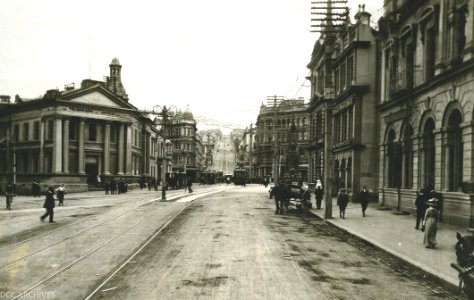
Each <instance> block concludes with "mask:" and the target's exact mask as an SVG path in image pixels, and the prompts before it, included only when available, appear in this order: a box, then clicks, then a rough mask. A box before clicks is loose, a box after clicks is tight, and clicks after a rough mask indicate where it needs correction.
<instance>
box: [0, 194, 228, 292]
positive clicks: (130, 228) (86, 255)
mask: <svg viewBox="0 0 474 300" xmlns="http://www.w3.org/2000/svg"><path fill="white" fill-rule="evenodd" d="M222 190H223V189H219V190H217V191H202V192H198V193H193V194H194V195H193V198H195V197H196V196H198V198H200V197H204V196H206V195H210V194H214V193H218V192H221V191H222ZM186 196H189V195H176V196H174V197H173V198H172V199H169V200H168V201H169V202H174V201H176V200H179V199H181V198H184V197H186ZM157 200H158V199H152V200H150V199H146V200H143V201H145V203H144V204H142V205H140V206H138V207H136V208H134V209H133V210H131V211H127V212H124V213H122V214H120V215H117V216H114V217H113V218H110V219H108V220H106V221H104V222H101V223H100V224H97V225H94V226H92V227H90V228H87V229H86V230H83V231H81V232H79V233H77V234H74V235H73V236H70V237H68V238H66V239H64V240H62V241H59V242H57V243H54V244H52V245H49V246H48V247H46V248H44V249H41V250H38V251H35V252H34V253H31V254H29V255H27V256H24V257H22V258H20V259H18V260H16V261H15V262H13V263H11V264H9V265H7V266H4V267H2V268H1V269H0V273H1V272H4V271H6V270H8V269H11V268H12V267H14V266H15V265H18V264H22V263H23V262H25V261H28V260H29V259H31V258H32V257H34V256H36V255H38V254H40V253H44V252H47V251H48V250H50V249H55V248H57V247H58V246H59V245H61V244H64V243H66V242H68V241H71V240H73V239H77V238H79V237H80V236H84V235H85V234H86V233H87V232H90V231H91V230H93V229H95V228H100V227H101V226H104V225H105V224H107V223H111V222H113V221H116V220H118V219H119V218H121V217H124V216H126V215H128V214H132V213H133V212H136V211H138V210H139V209H143V207H144V206H147V205H150V204H151V203H152V202H154V201H157ZM194 200H195V199H193V200H191V201H189V202H187V203H184V205H183V207H182V208H181V209H180V210H179V211H178V212H177V213H175V214H174V215H172V216H171V218H170V219H169V220H168V221H167V222H166V223H165V224H164V225H162V226H161V227H159V229H158V230H156V231H155V232H154V233H153V234H152V237H151V238H148V239H147V240H146V241H145V243H143V244H142V245H141V246H140V247H139V249H138V250H136V251H134V254H132V256H130V257H129V258H128V259H127V260H125V262H124V263H123V264H122V265H121V266H119V269H118V270H120V269H121V268H123V266H124V265H126V264H127V263H128V262H129V261H130V260H131V259H132V258H133V257H134V256H135V255H136V254H137V253H138V252H140V251H141V250H142V249H143V248H144V247H145V246H146V245H147V244H148V243H149V242H150V241H151V240H152V239H153V238H155V237H156V236H158V235H159V234H160V233H161V232H162V231H163V230H164V229H165V228H166V227H167V226H169V224H171V223H172V222H173V220H174V219H175V218H176V217H177V216H179V215H180V214H181V213H182V212H183V211H184V210H185V209H186V208H187V207H188V206H189V205H191V204H192V203H193V201H194ZM153 214H154V211H150V213H148V214H146V215H144V216H142V217H141V218H140V221H138V222H135V223H133V224H132V225H130V226H128V227H127V229H126V230H125V231H120V232H118V233H117V234H115V235H114V236H112V237H110V238H109V239H107V240H106V241H105V242H103V243H101V244H99V245H97V246H96V247H94V248H92V249H90V250H88V251H87V252H86V253H84V254H82V255H81V256H80V257H78V258H76V259H75V260H73V261H71V262H69V263H66V264H65V265H64V266H63V267H61V268H60V269H58V270H56V271H55V272H53V273H52V274H49V275H47V276H46V277H44V278H43V279H41V280H39V281H38V282H36V283H35V284H33V285H31V286H29V287H27V288H23V289H22V292H20V293H17V295H16V297H14V298H12V299H22V297H23V296H24V295H26V294H27V293H29V292H31V291H32V290H34V289H36V288H38V287H40V286H42V285H44V284H46V283H47V282H48V281H50V280H52V279H53V278H56V277H58V276H59V275H60V274H61V273H63V272H65V271H66V270H68V269H70V268H72V267H73V266H75V265H77V264H79V263H80V262H81V261H84V260H86V259H87V258H89V257H91V256H92V255H93V254H94V253H96V252H98V251H99V250H101V249H104V248H105V247H106V246H107V245H109V244H111V243H113V242H114V241H117V240H119V239H120V238H122V237H124V236H126V235H127V234H129V233H131V232H132V231H133V230H134V229H136V228H137V227H139V226H140V225H143V224H146V223H147V222H148V220H149V218H151V217H152V216H153ZM71 226H72V224H71ZM55 231H57V230H52V231H51V232H48V233H52V232H55ZM31 240H32V239H27V240H25V241H22V242H19V243H27V242H28V241H31ZM19 243H15V244H16V245H18V244H19ZM5 248H6V247H4V249H5ZM0 255H2V254H1V253H0ZM118 270H116V272H118ZM111 276H113V275H111Z"/></svg>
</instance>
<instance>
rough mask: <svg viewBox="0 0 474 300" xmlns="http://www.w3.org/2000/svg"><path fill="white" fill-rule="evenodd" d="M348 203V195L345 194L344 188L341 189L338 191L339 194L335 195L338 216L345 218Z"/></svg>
mask: <svg viewBox="0 0 474 300" xmlns="http://www.w3.org/2000/svg"><path fill="white" fill-rule="evenodd" d="M348 203H349V196H348V195H347V194H346V190H345V189H341V190H340V191H339V195H338V196H337V206H339V217H340V218H341V219H345V218H346V207H347V204H348Z"/></svg>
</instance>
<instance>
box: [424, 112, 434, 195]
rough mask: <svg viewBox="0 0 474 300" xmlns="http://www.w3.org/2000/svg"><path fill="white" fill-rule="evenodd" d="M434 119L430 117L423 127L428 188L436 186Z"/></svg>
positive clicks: (425, 177) (425, 182) (425, 183)
mask: <svg viewBox="0 0 474 300" xmlns="http://www.w3.org/2000/svg"><path fill="white" fill-rule="evenodd" d="M434 128H435V125H434V121H433V119H428V120H427V121H426V123H425V127H424V128H423V151H422V153H423V184H424V187H426V188H428V189H433V188H434V172H435V139H434V132H433V131H434Z"/></svg>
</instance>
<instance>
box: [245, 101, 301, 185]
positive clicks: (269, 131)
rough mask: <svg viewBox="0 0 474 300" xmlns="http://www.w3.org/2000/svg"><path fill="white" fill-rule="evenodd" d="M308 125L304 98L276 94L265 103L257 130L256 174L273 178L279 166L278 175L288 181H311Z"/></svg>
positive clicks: (255, 149)
mask: <svg viewBox="0 0 474 300" xmlns="http://www.w3.org/2000/svg"><path fill="white" fill-rule="evenodd" d="M270 98H271V97H270ZM308 126H309V114H308V109H307V106H306V104H305V103H304V99H302V98H299V99H291V100H287V99H280V100H278V99H277V98H275V99H274V101H273V100H270V101H269V103H268V104H267V105H263V104H262V106H261V107H260V112H259V115H258V117H257V123H256V132H255V147H254V155H255V175H256V177H257V178H264V177H267V178H271V177H272V173H273V169H274V168H277V172H278V174H277V176H278V177H279V178H281V179H282V180H284V181H298V180H300V179H301V180H304V181H307V180H308V155H307V148H308V130H307V128H308ZM275 157H276V161H275V160H274V159H275ZM275 162H276V163H275Z"/></svg>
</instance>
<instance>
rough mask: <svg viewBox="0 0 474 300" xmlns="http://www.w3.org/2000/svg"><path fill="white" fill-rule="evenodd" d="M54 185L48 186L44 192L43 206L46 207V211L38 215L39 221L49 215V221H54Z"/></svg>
mask: <svg viewBox="0 0 474 300" xmlns="http://www.w3.org/2000/svg"><path fill="white" fill-rule="evenodd" d="M54 206H55V203H54V187H52V186H50V187H48V191H47V192H46V199H45V200H44V204H43V207H44V208H46V213H45V214H44V215H42V216H41V217H40V220H41V222H43V221H44V219H46V217H47V216H49V223H54V220H53V218H54Z"/></svg>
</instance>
